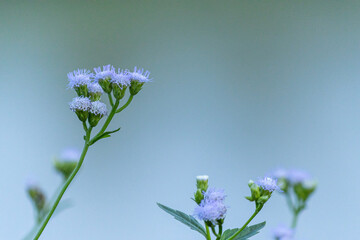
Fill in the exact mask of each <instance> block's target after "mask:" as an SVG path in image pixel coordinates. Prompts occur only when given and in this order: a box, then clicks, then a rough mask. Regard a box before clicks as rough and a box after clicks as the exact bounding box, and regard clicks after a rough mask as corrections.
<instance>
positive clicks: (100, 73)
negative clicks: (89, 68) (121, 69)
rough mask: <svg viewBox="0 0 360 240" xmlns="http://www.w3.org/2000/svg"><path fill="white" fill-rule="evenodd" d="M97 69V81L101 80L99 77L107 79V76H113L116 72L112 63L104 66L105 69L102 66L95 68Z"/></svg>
mask: <svg viewBox="0 0 360 240" xmlns="http://www.w3.org/2000/svg"><path fill="white" fill-rule="evenodd" d="M94 71H95V81H99V79H106V78H111V79H112V78H113V76H114V74H115V68H114V67H113V66H112V65H110V64H109V65H106V66H103V69H102V70H101V67H97V68H94Z"/></svg>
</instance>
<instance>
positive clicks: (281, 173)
mask: <svg viewBox="0 0 360 240" xmlns="http://www.w3.org/2000/svg"><path fill="white" fill-rule="evenodd" d="M270 175H271V176H272V177H275V178H277V179H286V180H287V181H288V182H289V183H290V184H297V183H304V182H306V181H309V180H311V176H310V174H309V173H307V172H305V171H303V170H300V169H288V170H287V169H283V168H278V169H276V170H275V171H273V172H272V173H271V174H270Z"/></svg>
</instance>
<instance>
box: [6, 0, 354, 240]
mask: <svg viewBox="0 0 360 240" xmlns="http://www.w3.org/2000/svg"><path fill="white" fill-rule="evenodd" d="M359 11H360V2H359V1H335V0H328V1H313V0H311V1H310V0H308V1H281V0H276V1H275V0H266V1H260V0H259V1H254V0H249V1H243V0H236V1H235V0H234V1H185V0H184V1H123V2H120V1H114V2H110V1H58V2H55V1H53V2H45V1H23V2H22V3H21V2H12V3H10V2H5V1H2V2H1V3H0V51H1V54H0V63H1V64H0V99H1V101H0V107H1V109H2V115H1V120H0V132H1V135H0V153H1V159H2V160H1V163H2V171H1V174H0V191H1V194H0V195H1V196H2V197H1V198H0V226H1V227H0V239H21V238H22V237H23V236H25V234H26V233H27V232H28V231H29V230H30V229H31V227H32V226H33V222H34V219H33V217H34V211H33V209H32V205H31V203H30V201H29V199H28V197H27V194H26V192H25V182H26V179H27V178H29V177H32V178H34V179H36V181H37V182H38V184H40V185H41V186H42V187H43V188H44V190H45V191H46V192H47V194H48V195H51V194H52V193H53V192H54V191H55V189H56V187H57V185H58V184H59V183H60V182H61V178H60V176H59V175H58V174H56V173H55V172H54V170H53V167H52V161H53V157H55V156H57V155H59V154H60V153H61V151H62V150H63V149H64V148H66V147H78V148H81V147H82V145H83V141H82V134H83V130H82V126H81V124H80V122H79V121H78V119H77V117H76V116H75V114H74V113H72V112H71V111H70V110H69V109H68V102H69V101H71V99H72V98H73V97H74V96H75V94H74V93H73V92H72V91H70V90H68V89H67V86H66V85H67V77H66V74H67V73H68V72H70V71H73V70H74V69H77V68H89V69H92V68H93V67H96V66H99V65H104V64H114V65H115V66H117V67H122V68H133V66H135V65H137V66H140V67H144V68H146V69H148V70H150V71H151V72H152V77H153V78H154V79H153V82H152V83H150V84H147V85H146V86H145V87H144V89H143V90H142V91H141V92H140V93H139V94H138V95H137V96H136V98H135V99H134V101H133V102H132V104H131V106H130V107H129V108H128V109H127V110H126V111H124V112H123V114H121V115H119V116H118V117H117V118H116V119H115V120H114V121H113V122H112V123H111V126H110V129H115V128H117V127H121V131H120V132H119V133H117V134H114V135H113V136H112V137H111V138H109V139H105V140H103V141H100V142H98V143H97V144H95V145H94V146H93V147H92V148H91V149H90V151H89V153H88V156H87V158H86V160H85V163H84V165H83V167H82V169H81V171H80V173H79V174H78V176H77V177H76V179H75V181H74V182H73V183H72V185H71V187H70V188H69V189H68V191H67V192H66V194H65V196H64V198H70V199H72V202H73V205H74V206H73V207H72V208H71V209H69V210H66V211H64V212H62V213H61V214H59V215H57V216H56V217H54V218H53V219H51V221H50V223H49V225H48V227H47V228H46V229H45V231H44V233H43V236H42V238H41V239H47V240H58V239H87V240H92V239H109V240H112V239H174V240H183V239H188V240H192V239H193V240H195V239H201V238H202V236H200V235H198V233H196V232H194V231H191V230H189V229H188V228H187V227H185V226H183V225H182V224H180V223H178V222H176V221H175V220H173V219H171V217H170V216H169V215H167V214H166V213H165V212H163V211H162V210H160V209H159V208H158V207H157V206H156V204H155V203H156V202H161V203H163V204H166V205H168V206H171V207H173V208H176V209H181V210H183V211H184V212H188V213H192V211H193V208H194V203H193V201H192V200H190V198H191V197H192V194H193V192H194V191H195V176H196V175H199V174H208V175H209V176H210V185H211V186H215V187H220V188H224V189H225V190H226V193H227V195H228V198H227V204H228V205H229V206H230V207H231V208H230V209H229V211H228V215H227V218H226V223H225V226H226V227H238V226H240V225H242V224H243V222H245V220H247V218H248V217H249V216H250V215H251V214H252V211H253V204H252V203H249V202H248V201H246V200H245V199H244V198H243V197H244V196H245V195H247V194H248V193H249V189H248V187H247V182H248V180H249V179H251V178H252V179H256V178H257V177H258V176H262V175H264V174H266V173H267V172H268V171H270V170H272V169H274V168H275V167H279V166H283V167H297V168H301V169H305V170H307V171H309V172H310V173H311V174H312V175H313V176H314V178H315V179H317V180H318V182H319V188H318V189H317V192H316V193H315V194H314V196H312V198H311V199H310V201H309V205H308V210H307V211H305V212H304V213H303V214H302V215H301V216H300V220H299V225H298V233H297V238H298V239H303V240H315V239H354V237H355V236H358V235H359V234H360V229H359V227H358V224H359V221H360V217H359V216H360V207H359V205H358V204H357V202H358V199H359V198H360V191H359V183H360V182H359V180H358V179H359V178H358V172H359V168H360V163H359V155H360V148H359V144H360V142H359V140H360V124H359V122H360V107H359V105H360V95H359V91H360V82H359V76H360V62H359V60H360V44H359V42H360V28H359V27H358V25H359V21H360V15H359ZM290 218H291V215H290V213H289V211H288V209H287V206H286V205H285V201H284V199H283V198H282V197H281V196H279V195H278V194H277V195H275V196H274V197H273V198H272V199H271V201H270V202H269V203H267V205H266V206H265V208H264V210H263V211H262V212H261V213H260V214H259V215H258V216H257V217H256V218H255V220H254V222H253V223H257V222H261V221H264V220H266V221H267V226H266V228H265V229H263V230H262V231H261V233H260V234H259V235H257V236H256V237H254V238H252V239H254V240H256V239H258V240H260V239H271V234H270V232H271V228H273V227H274V226H276V225H278V224H279V223H285V224H287V223H289V222H290V220H291V219H290Z"/></svg>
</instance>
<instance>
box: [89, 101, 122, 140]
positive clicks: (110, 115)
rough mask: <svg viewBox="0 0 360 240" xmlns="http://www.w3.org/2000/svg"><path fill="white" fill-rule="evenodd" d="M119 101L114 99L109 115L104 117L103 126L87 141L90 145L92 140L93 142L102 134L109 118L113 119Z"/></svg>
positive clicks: (108, 122) (109, 120)
mask: <svg viewBox="0 0 360 240" xmlns="http://www.w3.org/2000/svg"><path fill="white" fill-rule="evenodd" d="M119 103H120V102H119V100H116V101H115V104H114V106H113V107H112V109H111V112H110V114H109V116H108V117H107V119H106V121H105V123H104V125H103V127H102V128H101V129H100V131H99V133H98V134H96V136H95V137H93V138H92V139H91V140H90V142H89V144H90V145H92V144H93V142H94V140H96V139H97V138H98V137H99V136H100V135H101V134H103V133H104V132H105V131H106V128H107V127H108V126H109V124H110V122H111V120H112V119H113V117H114V115H115V113H116V109H117V107H118V106H119Z"/></svg>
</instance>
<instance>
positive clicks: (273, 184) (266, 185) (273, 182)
mask: <svg viewBox="0 0 360 240" xmlns="http://www.w3.org/2000/svg"><path fill="white" fill-rule="evenodd" d="M255 183H256V184H257V185H259V187H261V188H262V189H264V190H266V191H269V192H273V191H275V190H277V191H281V190H280V187H279V186H278V185H277V179H273V178H271V177H264V178H260V179H259V180H258V181H256V182H255Z"/></svg>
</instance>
